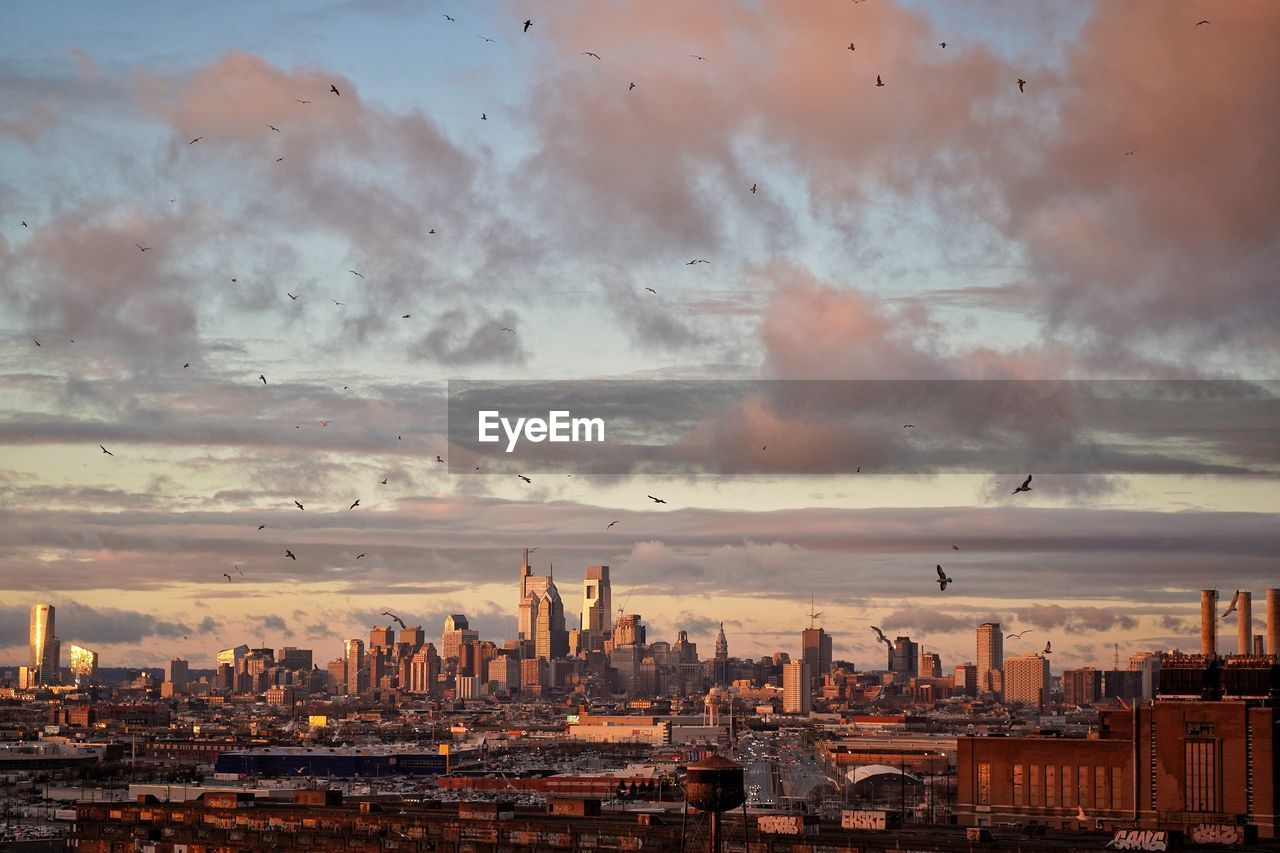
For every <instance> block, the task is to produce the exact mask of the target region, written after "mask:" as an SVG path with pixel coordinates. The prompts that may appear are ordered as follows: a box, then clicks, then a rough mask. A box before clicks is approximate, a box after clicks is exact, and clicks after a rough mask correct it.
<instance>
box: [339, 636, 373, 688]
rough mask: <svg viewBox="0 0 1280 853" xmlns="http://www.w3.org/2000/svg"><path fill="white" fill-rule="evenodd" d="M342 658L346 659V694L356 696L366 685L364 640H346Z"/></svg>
mask: <svg viewBox="0 0 1280 853" xmlns="http://www.w3.org/2000/svg"><path fill="white" fill-rule="evenodd" d="M343 656H344V657H345V658H346V659H347V694H348V695H351V696H358V695H360V694H361V693H363V692H364V689H365V685H366V684H368V680H369V676H368V670H367V669H366V668H365V661H364V640H359V639H355V640H347V644H346V649H345V650H344V654H343Z"/></svg>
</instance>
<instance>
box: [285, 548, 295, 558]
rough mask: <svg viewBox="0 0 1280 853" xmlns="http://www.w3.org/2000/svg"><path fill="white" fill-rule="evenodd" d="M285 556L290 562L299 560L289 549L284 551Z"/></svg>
mask: <svg viewBox="0 0 1280 853" xmlns="http://www.w3.org/2000/svg"><path fill="white" fill-rule="evenodd" d="M284 555H285V556H286V557H288V558H289V559H290V560H297V559H298V558H297V557H295V556H293V552H292V551H290V550H289V549H288V548H285V549H284Z"/></svg>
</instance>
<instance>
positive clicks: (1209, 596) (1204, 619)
mask: <svg viewBox="0 0 1280 853" xmlns="http://www.w3.org/2000/svg"><path fill="white" fill-rule="evenodd" d="M1200 654H1201V655H1202V656H1204V657H1206V658H1212V657H1217V656H1218V591H1217V590H1216V589H1202V590H1200Z"/></svg>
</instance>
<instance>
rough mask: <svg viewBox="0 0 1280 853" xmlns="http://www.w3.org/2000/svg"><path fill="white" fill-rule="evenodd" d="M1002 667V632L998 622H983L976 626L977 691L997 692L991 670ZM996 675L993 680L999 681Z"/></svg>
mask: <svg viewBox="0 0 1280 853" xmlns="http://www.w3.org/2000/svg"><path fill="white" fill-rule="evenodd" d="M1003 668H1004V634H1002V633H1000V623H999V622H983V623H982V624H981V625H979V626H978V692H979V693H998V692H1000V691H999V690H997V689H996V686H995V684H994V683H993V679H992V676H991V671H992V670H1002V669H1003ZM999 680H1000V679H999V677H996V679H995V681H999Z"/></svg>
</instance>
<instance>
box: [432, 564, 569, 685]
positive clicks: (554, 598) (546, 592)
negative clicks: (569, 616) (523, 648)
mask: <svg viewBox="0 0 1280 853" xmlns="http://www.w3.org/2000/svg"><path fill="white" fill-rule="evenodd" d="M553 572H554V567H553V568H552V569H551V570H550V571H548V572H547V574H545V575H535V574H534V573H533V566H531V565H530V564H529V549H527V548H526V549H525V552H524V561H523V563H522V564H521V566H520V606H519V612H518V614H517V625H518V628H519V632H520V639H521V640H530V641H532V642H533V647H534V652H533V653H534V656H535V657H540V658H546V659H547V660H551V659H553V658H560V657H564V656H566V655H567V654H568V653H569V631H568V629H567V628H566V627H565V623H564V602H563V601H561V599H560V590H558V589H556V584H555V580H554V576H553ZM448 656H449V655H448V650H447V649H446V653H445V657H446V658H447V657H448Z"/></svg>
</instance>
